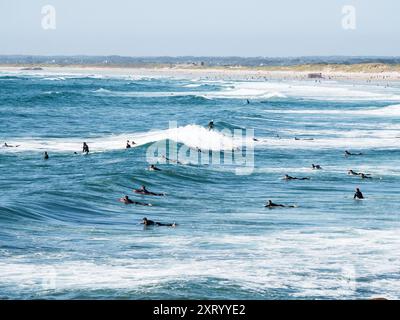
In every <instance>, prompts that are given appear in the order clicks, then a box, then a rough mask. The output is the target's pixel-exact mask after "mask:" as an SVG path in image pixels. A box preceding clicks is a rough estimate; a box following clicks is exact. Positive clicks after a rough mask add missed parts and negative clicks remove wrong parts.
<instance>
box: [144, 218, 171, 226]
mask: <svg viewBox="0 0 400 320" xmlns="http://www.w3.org/2000/svg"><path fill="white" fill-rule="evenodd" d="M141 224H144V225H145V226H160V227H176V223H175V222H174V223H161V222H155V221H153V220H148V219H147V218H143V220H142V223H141Z"/></svg>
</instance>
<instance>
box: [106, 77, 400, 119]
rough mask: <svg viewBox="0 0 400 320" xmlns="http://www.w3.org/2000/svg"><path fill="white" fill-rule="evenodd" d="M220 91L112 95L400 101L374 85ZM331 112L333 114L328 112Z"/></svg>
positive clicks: (234, 85)
mask: <svg viewBox="0 0 400 320" xmlns="http://www.w3.org/2000/svg"><path fill="white" fill-rule="evenodd" d="M206 83H209V81H201V82H200V81H196V83H194V84H193V83H191V84H186V85H184V87H186V88H195V87H199V86H201V85H202V84H206ZM218 85H219V86H220V89H221V90H217V91H183V92H159V91H158V92H148V91H126V92H123V91H110V92H108V94H110V95H114V96H131V97H167V96H190V95H191V96H202V97H206V98H209V99H258V100H259V99H271V98H288V97H292V98H302V99H315V100H325V101H329V100H332V101H368V100H370V101H400V95H399V94H398V92H397V91H396V90H394V89H393V88H390V89H389V88H383V87H374V86H372V85H370V86H367V85H348V84H344V83H326V84H315V83H311V82H294V81H286V82H255V81H252V82H249V81H248V82H229V83H228V82H221V83H218ZM328 112H329V111H328Z"/></svg>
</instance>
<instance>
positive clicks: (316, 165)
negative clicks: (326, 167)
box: [311, 163, 322, 170]
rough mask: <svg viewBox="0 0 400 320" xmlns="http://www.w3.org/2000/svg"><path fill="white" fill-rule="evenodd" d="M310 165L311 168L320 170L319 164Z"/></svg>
mask: <svg viewBox="0 0 400 320" xmlns="http://www.w3.org/2000/svg"><path fill="white" fill-rule="evenodd" d="M311 167H312V169H313V170H321V169H322V167H321V166H320V165H319V164H314V163H313V164H312V165H311Z"/></svg>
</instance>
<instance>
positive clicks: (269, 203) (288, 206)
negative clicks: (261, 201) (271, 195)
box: [265, 200, 296, 209]
mask: <svg viewBox="0 0 400 320" xmlns="http://www.w3.org/2000/svg"><path fill="white" fill-rule="evenodd" d="M265 207H266V208H270V209H273V208H296V206H292V205H286V204H279V203H273V202H272V201H271V200H268V202H267V204H266V205H265Z"/></svg>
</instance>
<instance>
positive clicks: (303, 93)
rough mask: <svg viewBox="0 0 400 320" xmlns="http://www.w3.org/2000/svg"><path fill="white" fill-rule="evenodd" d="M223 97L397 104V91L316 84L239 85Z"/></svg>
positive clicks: (246, 83)
mask: <svg viewBox="0 0 400 320" xmlns="http://www.w3.org/2000/svg"><path fill="white" fill-rule="evenodd" d="M224 94H225V96H226V97H235V96H243V97H246V95H247V97H248V98H251V97H254V98H257V97H263V96H268V95H270V94H274V95H277V94H278V96H282V97H293V98H308V99H316V100H334V101H341V100H344V101H347V100H350V101H352V100H361V101H366V100H384V101H400V95H399V94H398V90H394V91H393V89H388V88H382V87H374V86H366V85H354V86H353V85H348V84H343V83H341V84H338V83H326V84H315V83H305V82H294V81H286V82H239V83H236V84H235V85H234V88H233V89H231V90H226V91H225V92H224Z"/></svg>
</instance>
